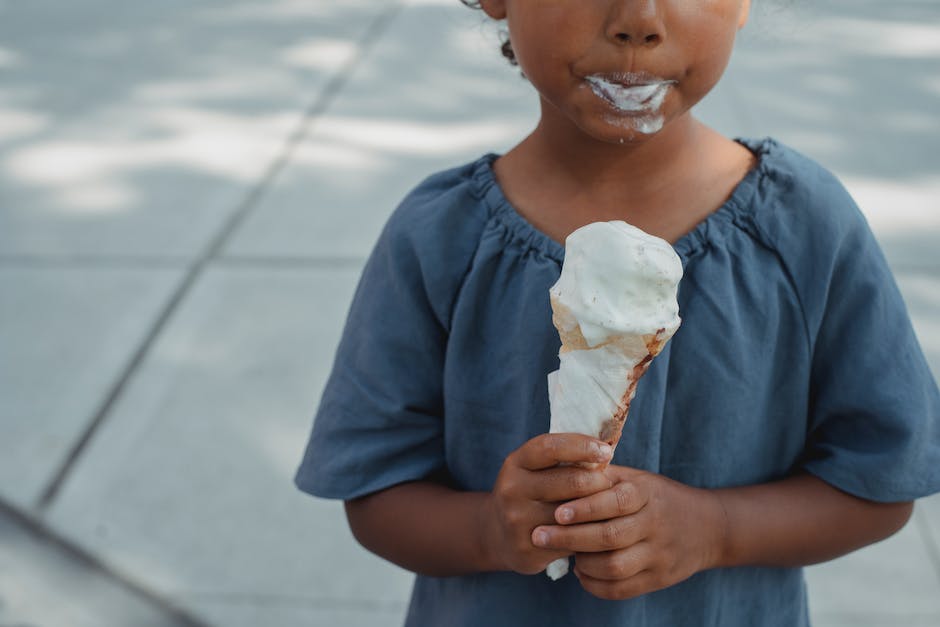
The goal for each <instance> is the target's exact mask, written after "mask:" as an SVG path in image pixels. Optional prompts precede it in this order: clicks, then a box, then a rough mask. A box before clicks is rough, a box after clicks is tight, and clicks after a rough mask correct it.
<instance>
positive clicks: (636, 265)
mask: <svg viewBox="0 0 940 627" xmlns="http://www.w3.org/2000/svg"><path fill="white" fill-rule="evenodd" d="M681 278H682V263H681V262H680V260H679V257H678V255H676V253H675V251H674V250H673V248H672V246H671V245H670V244H669V243H668V242H666V241H664V240H662V239H660V238H658V237H654V236H652V235H649V234H647V233H645V232H643V231H642V230H640V229H638V228H636V227H634V226H631V225H629V224H627V223H626V222H621V221H614V222H594V223H592V224H588V225H586V226H583V227H581V228H580V229H578V230H576V231H575V232H573V233H572V234H571V235H569V236H568V239H567V240H566V241H565V262H564V265H563V266H562V270H561V277H560V278H559V279H558V281H557V282H556V283H555V285H554V286H552V288H551V289H550V290H549V296H550V298H551V303H552V312H553V316H552V322H553V323H554V325H555V328H556V329H558V335H559V336H560V337H561V341H562V345H561V351H560V352H559V354H558V357H559V360H560V362H561V365H560V367H559V369H558V370H556V371H555V372H552V373H550V374H549V375H548V393H549V404H550V407H551V426H550V432H551V433H583V434H586V435H590V436H593V437H596V438H598V439H601V440H604V441H606V442H608V443H609V444H611V445H612V446H616V444H617V442H618V441H619V439H620V433H621V431H622V429H623V425H624V423H625V422H626V418H627V412H628V411H629V409H630V402H631V401H632V400H633V397H634V395H635V393H636V386H637V381H638V380H639V379H640V377H642V376H643V374H644V373H645V372H646V370H647V369H648V368H649V366H650V363H651V362H652V360H653V357H655V356H656V355H658V354H659V353H660V352H661V351H662V349H663V347H664V346H665V345H666V342H668V341H669V339H670V338H671V337H672V336H673V334H674V333H675V332H676V329H678V328H679V324H680V322H681V320H680V318H679V304H678V302H677V301H676V294H677V292H678V287H679V280H680V279H681ZM567 571H568V560H567V559H562V560H557V561H555V562H552V564H550V565H549V568H548V569H547V572H548V575H549V576H550V577H551V578H552V579H557V578H559V577H561V576H562V575H564V574H565V573H566V572H567Z"/></svg>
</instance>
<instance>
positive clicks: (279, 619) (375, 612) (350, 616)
mask: <svg viewBox="0 0 940 627" xmlns="http://www.w3.org/2000/svg"><path fill="white" fill-rule="evenodd" d="M188 605H189V606H190V607H193V608H194V610H195V611H197V612H198V613H199V615H200V616H205V617H206V618H207V619H208V620H210V621H211V623H212V624H213V625H224V626H225V627H258V625H276V626H277V627H318V626H320V625H323V626H324V627H326V626H330V627H333V626H341V627H401V625H402V624H404V622H405V613H406V610H407V607H406V605H407V604H406V603H404V602H400V603H390V604H373V605H369V604H364V603H362V602H357V603H355V604H349V605H347V606H345V607H336V604H335V603H330V602H320V603H311V602H309V601H307V600H301V601H296V600H292V599H284V598H278V597H276V598H273V599H267V600H256V599H255V598H254V597H252V596H251V595H248V596H247V598H241V597H239V598H234V599H232V598H228V599H220V600H217V601H198V602H195V603H188Z"/></svg>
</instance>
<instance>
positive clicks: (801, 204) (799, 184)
mask: <svg viewBox="0 0 940 627" xmlns="http://www.w3.org/2000/svg"><path fill="white" fill-rule="evenodd" d="M765 143H766V144H769V147H768V149H767V152H766V155H765V158H764V159H762V161H761V164H760V166H759V167H760V169H761V176H760V178H759V182H758V185H757V189H756V191H755V195H754V199H753V208H752V213H751V216H752V221H753V228H754V229H755V231H756V232H757V233H758V234H759V236H760V239H761V240H763V242H764V243H765V245H767V246H768V247H770V248H771V249H773V250H774V251H775V253H776V254H777V256H778V258H779V260H780V262H781V264H782V265H783V266H784V268H785V270H786V272H787V273H788V275H789V277H790V280H791V281H792V283H793V288H794V290H796V292H797V296H798V298H799V300H800V303H801V306H802V308H803V311H804V315H805V317H806V324H807V327H808V329H807V331H808V333H809V334H810V336H813V335H815V333H816V332H817V331H818V329H819V326H820V325H821V324H822V317H823V315H824V314H825V310H826V307H827V305H828V301H829V298H830V297H831V293H832V288H833V283H834V282H837V281H838V280H839V277H840V275H844V274H846V273H848V274H855V273H856V272H857V270H858V268H855V269H854V270H853V269H851V268H849V267H848V265H849V264H853V263H856V264H860V265H861V266H865V267H867V268H869V270H870V271H871V272H874V273H876V274H878V275H879V276H877V277H872V278H874V279H876V280H878V281H883V282H887V283H889V284H891V285H892V286H893V280H892V279H891V277H890V272H889V271H888V268H887V262H886V261H885V259H884V255H883V253H882V251H881V249H880V247H879V245H878V243H877V241H876V240H875V237H874V234H873V233H872V232H871V229H870V228H869V226H868V222H867V221H866V219H865V217H864V215H863V214H862V212H861V210H860V209H859V207H858V205H857V204H856V203H855V200H854V199H853V198H852V196H851V195H850V194H849V192H848V191H847V190H846V188H845V186H844V185H843V184H842V182H841V181H840V180H839V179H838V178H837V177H836V176H835V175H834V174H833V173H832V172H830V171H829V170H828V169H826V168H825V167H823V166H822V165H820V164H819V163H817V162H816V161H814V160H813V159H811V158H809V157H807V156H805V155H803V154H801V153H799V152H797V151H796V150H794V149H792V148H789V147H787V146H785V145H783V144H781V143H778V142H776V141H774V140H765Z"/></svg>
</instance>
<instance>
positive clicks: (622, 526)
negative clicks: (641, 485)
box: [532, 516, 647, 553]
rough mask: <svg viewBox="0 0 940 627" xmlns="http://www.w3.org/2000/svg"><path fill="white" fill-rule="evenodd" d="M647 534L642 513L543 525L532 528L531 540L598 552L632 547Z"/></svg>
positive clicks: (553, 546)
mask: <svg viewBox="0 0 940 627" xmlns="http://www.w3.org/2000/svg"><path fill="white" fill-rule="evenodd" d="M646 535H647V528H646V526H645V524H644V521H643V518H642V517H641V516H623V517H620V518H614V519H612V520H605V521H603V522H594V523H584V524H581V525H571V526H566V527H559V526H557V525H541V526H538V527H536V528H535V529H533V530H532V543H533V544H534V545H535V546H537V547H541V548H544V549H558V550H568V551H574V552H576V553H596V552H602V551H613V550H616V549H623V548H626V547H629V546H632V545H634V544H636V543H638V542H640V541H641V540H644V539H645V538H646Z"/></svg>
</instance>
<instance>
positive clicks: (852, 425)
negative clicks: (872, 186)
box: [803, 209, 940, 502]
mask: <svg viewBox="0 0 940 627" xmlns="http://www.w3.org/2000/svg"><path fill="white" fill-rule="evenodd" d="M843 226H844V227H845V228H844V229H843V233H842V234H841V235H840V236H839V237H835V238H833V239H831V240H830V242H829V243H830V244H831V250H833V251H834V252H833V253H832V256H831V257H830V259H832V261H831V262H829V261H825V262H823V263H820V264H819V265H817V266H816V271H817V272H819V273H820V274H822V276H826V275H827V274H828V276H829V287H828V291H827V293H826V294H825V297H824V302H823V303H822V304H821V309H820V311H821V317H820V319H819V327H818V331H817V334H816V336H815V341H814V345H813V367H812V381H811V397H810V398H811V401H810V403H811V405H810V415H809V425H808V429H809V433H808V438H807V440H808V442H807V449H806V454H805V458H804V460H803V467H804V468H805V470H807V471H809V472H810V473H812V474H814V475H816V476H818V477H820V478H821V479H823V480H825V481H826V482H828V483H830V484H832V485H834V486H836V487H837V488H839V489H841V490H844V491H846V492H848V493H850V494H853V495H856V496H859V497H862V498H866V499H870V500H874V501H881V502H899V501H908V500H913V499H916V498H918V497H921V496H926V495H927V494H931V493H933V492H937V491H940V394H938V390H937V384H936V382H935V380H934V378H933V376H932V374H931V372H930V369H929V367H928V365H927V362H926V359H925V358H924V355H923V352H922V350H921V348H920V346H919V344H918V342H917V338H916V337H915V335H914V330H913V328H912V325H911V322H910V319H909V317H908V314H907V310H906V308H905V305H904V302H903V300H902V298H901V294H900V292H899V290H898V288H897V285H896V284H895V281H894V279H893V277H892V275H891V272H890V270H889V269H888V266H887V263H886V262H885V259H884V256H883V254H882V253H881V250H880V249H879V247H878V244H877V243H876V241H875V239H874V236H873V235H872V233H871V231H870V229H869V228H868V225H867V223H865V221H864V219H863V218H862V217H861V214H860V213H858V210H857V209H854V211H853V212H852V215H851V216H847V218H846V219H845V220H844V221H843ZM817 278H819V277H818V276H817Z"/></svg>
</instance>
